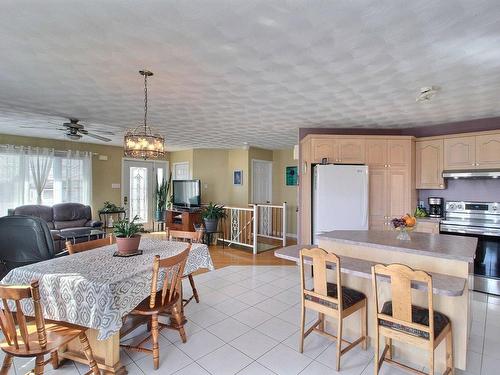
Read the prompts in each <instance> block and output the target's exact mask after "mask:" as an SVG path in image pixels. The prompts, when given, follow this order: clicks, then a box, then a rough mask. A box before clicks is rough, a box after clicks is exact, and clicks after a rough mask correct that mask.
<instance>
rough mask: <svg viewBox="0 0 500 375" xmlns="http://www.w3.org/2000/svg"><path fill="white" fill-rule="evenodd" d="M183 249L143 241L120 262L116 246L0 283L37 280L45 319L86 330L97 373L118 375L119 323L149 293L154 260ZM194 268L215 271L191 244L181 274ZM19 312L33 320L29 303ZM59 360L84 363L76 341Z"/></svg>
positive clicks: (15, 273)
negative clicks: (114, 374) (95, 361)
mask: <svg viewBox="0 0 500 375" xmlns="http://www.w3.org/2000/svg"><path fill="white" fill-rule="evenodd" d="M188 245H189V244H188V243H186V242H175V241H167V240H164V239H155V238H142V239H141V242H140V245H139V250H141V251H142V254H141V255H136V256H131V257H120V256H116V252H117V246H116V244H113V245H108V246H103V247H99V248H97V249H93V250H88V251H85V252H80V253H76V254H73V255H69V256H63V257H58V258H54V259H50V260H46V261H43V262H38V263H34V264H30V265H27V266H23V267H19V268H15V269H13V270H11V271H10V272H9V273H8V274H7V275H6V276H5V277H4V278H3V280H2V283H3V284H9V285H29V284H30V283H31V282H32V281H33V280H38V282H39V285H40V296H41V301H42V305H43V310H44V311H43V312H44V317H45V319H49V320H56V321H61V322H68V323H71V324H76V325H79V326H83V327H87V328H88V330H87V336H88V338H89V341H90V344H91V348H92V350H93V352H94V356H95V357H96V360H97V362H98V365H99V368H100V369H101V370H104V371H105V372H106V373H117V374H123V373H126V370H125V367H124V366H123V364H122V363H121V362H120V329H121V328H122V325H123V321H124V319H123V318H124V317H125V316H126V315H127V314H128V313H130V312H131V311H132V310H133V309H134V308H135V307H136V306H137V305H138V304H139V303H140V302H141V301H142V300H144V299H145V298H146V297H148V296H149V295H150V294H151V279H152V269H153V258H154V256H155V255H159V256H160V257H161V258H162V259H163V258H168V257H171V256H174V255H176V254H178V253H180V252H182V251H183V250H184V249H186V247H187V246H188ZM199 269H208V270H213V269H214V266H213V263H212V259H211V257H210V252H209V250H208V247H207V245H204V244H192V247H191V251H190V253H189V256H188V259H187V261H186V265H185V268H184V275H189V274H191V273H193V272H195V271H197V270H199ZM160 277H161V276H160ZM161 284H162V283H161V282H160V283H159V285H160V286H161ZM180 289H182V288H180ZM180 303H182V302H180ZM22 308H23V310H24V312H25V314H26V315H34V312H33V304H32V301H30V300H25V301H24V302H23V304H22ZM184 320H185V318H184ZM59 357H60V358H63V359H64V358H66V359H71V360H74V361H77V362H81V363H87V360H86V357H85V356H84V354H83V353H82V352H81V351H80V344H79V342H77V341H75V342H71V343H69V344H68V345H67V346H66V347H64V348H62V349H61V350H60V351H59Z"/></svg>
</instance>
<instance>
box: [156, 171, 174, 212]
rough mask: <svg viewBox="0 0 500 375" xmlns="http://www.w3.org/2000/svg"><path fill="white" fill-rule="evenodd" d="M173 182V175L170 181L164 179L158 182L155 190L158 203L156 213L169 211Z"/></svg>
mask: <svg viewBox="0 0 500 375" xmlns="http://www.w3.org/2000/svg"><path fill="white" fill-rule="evenodd" d="M171 182H172V173H170V176H169V177H168V180H165V179H163V180H162V181H161V183H160V182H158V179H157V181H156V188H155V203H156V211H165V210H166V209H167V204H168V203H169V201H168V197H169V195H170V186H171Z"/></svg>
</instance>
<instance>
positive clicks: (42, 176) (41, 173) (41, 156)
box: [28, 147, 54, 204]
mask: <svg viewBox="0 0 500 375" xmlns="http://www.w3.org/2000/svg"><path fill="white" fill-rule="evenodd" d="M28 160H29V169H30V173H31V178H32V181H33V183H34V185H35V189H36V204H42V193H43V190H44V189H45V185H46V184H47V180H48V178H49V174H50V172H51V171H52V163H53V161H54V150H53V149H48V148H38V147H36V148H28Z"/></svg>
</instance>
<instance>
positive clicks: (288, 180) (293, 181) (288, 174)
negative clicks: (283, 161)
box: [285, 166, 299, 186]
mask: <svg viewBox="0 0 500 375" xmlns="http://www.w3.org/2000/svg"><path fill="white" fill-rule="evenodd" d="M298 177H299V173H298V167H296V166H294V167H286V168H285V184H286V186H297V185H298V184H299V179H298Z"/></svg>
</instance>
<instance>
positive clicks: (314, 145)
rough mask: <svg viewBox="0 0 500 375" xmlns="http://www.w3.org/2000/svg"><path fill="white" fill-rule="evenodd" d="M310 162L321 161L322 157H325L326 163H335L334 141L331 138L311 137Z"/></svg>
mask: <svg viewBox="0 0 500 375" xmlns="http://www.w3.org/2000/svg"><path fill="white" fill-rule="evenodd" d="M311 150H312V158H313V160H312V162H313V163H321V160H322V159H323V158H327V160H328V163H335V141H334V140H333V139H313V140H311Z"/></svg>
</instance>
